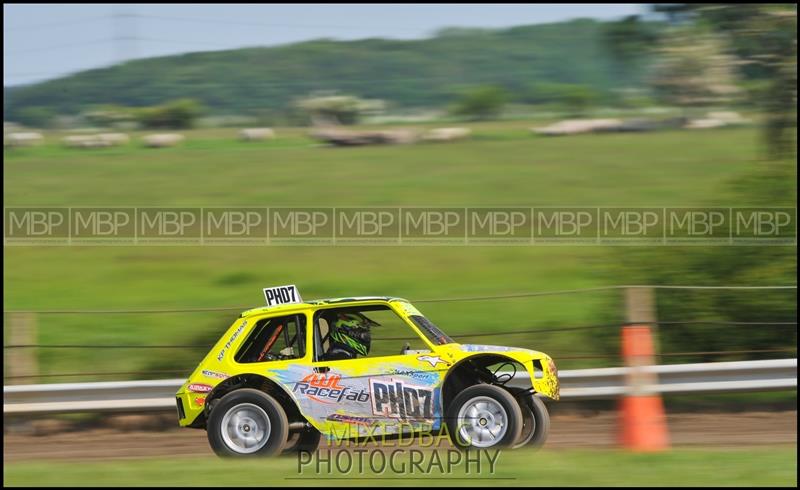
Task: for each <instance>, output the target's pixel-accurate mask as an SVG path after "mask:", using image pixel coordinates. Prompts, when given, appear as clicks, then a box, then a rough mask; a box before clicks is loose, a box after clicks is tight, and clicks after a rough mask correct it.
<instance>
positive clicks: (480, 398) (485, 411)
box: [447, 384, 522, 449]
mask: <svg viewBox="0 0 800 490" xmlns="http://www.w3.org/2000/svg"><path fill="white" fill-rule="evenodd" d="M447 429H448V431H449V433H450V440H451V441H452V442H453V444H454V445H455V446H457V447H460V448H462V449H466V448H480V449H486V448H491V447H506V446H511V445H513V444H514V442H516V441H517V439H519V436H520V431H521V429H522V411H521V410H520V406H519V403H517V401H516V400H515V399H514V397H513V396H511V393H509V392H508V391H506V390H505V389H503V388H500V387H499V386H495V385H489V384H479V385H475V386H470V387H469V388H467V389H465V390H463V391H462V392H461V393H459V394H458V395H457V396H456V397H455V398H454V399H453V401H452V402H451V403H450V406H449V407H448V410H447Z"/></svg>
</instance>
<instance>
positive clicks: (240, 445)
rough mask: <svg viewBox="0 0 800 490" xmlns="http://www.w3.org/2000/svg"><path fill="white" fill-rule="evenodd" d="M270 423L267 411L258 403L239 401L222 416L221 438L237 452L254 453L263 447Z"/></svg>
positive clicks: (268, 433) (270, 427)
mask: <svg viewBox="0 0 800 490" xmlns="http://www.w3.org/2000/svg"><path fill="white" fill-rule="evenodd" d="M271 432H272V425H271V424H270V423H269V417H268V416H267V412H265V411H264V409H263V408H261V407H259V406H258V405H254V404H252V403H241V404H239V405H236V406H234V407H232V408H231V409H230V410H228V412H227V413H226V414H225V416H224V417H223V418H222V440H223V441H225V444H226V445H227V446H228V447H229V448H230V449H232V450H233V451H236V452H237V453H242V454H249V453H254V452H256V451H258V450H259V449H261V448H262V447H264V444H266V443H267V439H269V435H270V433H271Z"/></svg>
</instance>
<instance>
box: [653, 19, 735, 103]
mask: <svg viewBox="0 0 800 490" xmlns="http://www.w3.org/2000/svg"><path fill="white" fill-rule="evenodd" d="M657 56H658V61H657V62H656V64H655V66H654V69H653V75H652V77H651V79H650V84H651V86H652V88H653V90H654V92H655V93H656V95H657V96H658V97H659V98H660V99H661V100H663V101H664V102H666V103H667V104H671V105H677V106H679V107H683V108H690V107H697V106H708V105H715V104H723V103H726V102H730V101H731V100H733V98H734V97H735V96H736V95H737V94H738V93H739V92H740V89H739V88H738V87H737V86H736V76H735V73H734V64H735V60H734V58H733V57H732V56H730V55H728V54H726V53H725V52H724V45H723V42H722V39H721V38H720V37H719V36H718V35H715V34H713V33H706V32H698V31H697V30H696V29H694V28H679V29H675V30H673V31H672V32H670V33H669V34H668V35H666V36H665V37H664V38H662V40H661V43H660V46H659V48H658V50H657Z"/></svg>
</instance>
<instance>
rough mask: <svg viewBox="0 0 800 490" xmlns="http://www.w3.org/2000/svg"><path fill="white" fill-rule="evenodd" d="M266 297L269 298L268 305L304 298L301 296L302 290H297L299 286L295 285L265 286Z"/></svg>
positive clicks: (296, 301) (285, 303)
mask: <svg viewBox="0 0 800 490" xmlns="http://www.w3.org/2000/svg"><path fill="white" fill-rule="evenodd" d="M264 298H265V299H266V300H267V306H275V305H288V304H292V303H302V302H303V299H302V298H301V297H300V291H298V290H297V286H295V285H291V286H275V287H271V288H264Z"/></svg>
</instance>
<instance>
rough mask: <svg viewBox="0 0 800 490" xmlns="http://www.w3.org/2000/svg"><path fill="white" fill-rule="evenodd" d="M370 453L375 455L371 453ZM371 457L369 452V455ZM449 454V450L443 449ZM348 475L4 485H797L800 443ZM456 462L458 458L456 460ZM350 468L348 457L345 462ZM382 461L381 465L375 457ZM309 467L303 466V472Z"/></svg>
mask: <svg viewBox="0 0 800 490" xmlns="http://www.w3.org/2000/svg"><path fill="white" fill-rule="evenodd" d="M366 454H369V453H366ZM365 457H366V456H365ZM442 458H443V459H445V458H446V456H445V454H442ZM355 461H357V460H354V463H353V466H352V469H351V470H350V471H349V472H347V473H344V474H342V473H341V472H338V471H336V463H335V461H334V462H332V463H331V465H330V467H331V469H330V471H329V469H328V466H326V464H325V463H322V464H321V465H320V469H319V471H318V470H317V469H316V468H315V465H314V464H313V463H312V464H308V465H299V464H298V460H297V458H295V457H287V458H281V459H277V460H261V461H229V460H220V459H216V458H174V459H170V460H165V459H133V460H125V461H107V462H102V461H98V462H79V463H75V462H59V463H54V462H48V463H46V464H45V463H7V464H5V465H4V468H3V483H4V485H13V486H33V485H43V486H48V485H57V486H133V485H140V486H155V485H165V486H170V485H171V486H190V485H202V486H233V485H235V486H258V487H268V486H275V485H278V486H295V485H297V486H300V485H302V486H374V485H376V482H377V481H380V485H381V486H396V485H414V484H417V483H422V484H425V485H436V486H459V487H460V486H494V485H497V484H500V485H503V486H519V485H525V486H590V487H591V486H797V449H796V448H746V449H713V450H712V449H680V450H673V451H670V452H668V453H663V454H632V453H626V452H621V451H599V450H570V451H540V452H533V451H526V450H517V451H508V452H502V453H500V454H499V455H498V456H497V460H496V463H495V471H494V473H493V474H492V473H490V471H489V468H490V466H489V465H488V463H487V461H488V460H486V459H485V458H484V460H483V463H482V467H481V470H480V472H478V469H477V467H476V465H475V464H472V466H470V467H469V472H467V468H466V466H465V465H464V464H463V463H462V464H454V465H453V469H452V472H451V473H449V474H448V473H447V469H446V467H445V468H443V469H444V470H445V471H444V472H442V471H441V470H440V468H439V467H436V466H432V468H433V469H432V471H431V472H430V473H428V474H424V473H423V472H421V471H418V469H422V470H423V471H426V468H427V467H430V465H429V464H428V462H429V461H430V458H426V459H425V460H424V461H425V464H424V465H422V466H421V467H415V468H414V470H412V469H411V465H410V463H409V456H408V453H398V456H396V459H395V468H396V469H402V467H401V465H403V464H405V466H406V467H405V468H404V471H399V472H393V471H391V469H390V467H389V465H388V464H387V468H386V470H385V471H384V472H381V473H375V472H373V471H371V470H370V469H369V464H365V465H364V469H363V471H359V469H358V466H357V463H355ZM453 461H455V459H453ZM339 464H340V465H341V466H340V467H341V468H345V469H346V468H347V462H346V460H344V459H343V460H342V461H341V462H340V463H339ZM374 465H375V467H377V468H380V466H381V465H380V462H379V460H378V459H376V461H375V463H374ZM298 468H302V472H300V471H299V470H298Z"/></svg>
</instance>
